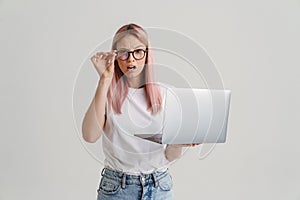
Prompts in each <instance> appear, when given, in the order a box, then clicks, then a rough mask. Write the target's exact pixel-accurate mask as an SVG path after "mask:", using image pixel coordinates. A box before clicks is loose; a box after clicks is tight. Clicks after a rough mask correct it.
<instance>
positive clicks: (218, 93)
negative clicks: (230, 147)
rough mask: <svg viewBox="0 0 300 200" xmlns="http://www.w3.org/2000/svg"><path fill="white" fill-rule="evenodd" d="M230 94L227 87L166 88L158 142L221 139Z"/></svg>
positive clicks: (183, 142)
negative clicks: (162, 119)
mask: <svg viewBox="0 0 300 200" xmlns="http://www.w3.org/2000/svg"><path fill="white" fill-rule="evenodd" d="M230 96H231V91H230V90H217V89H191V88H168V89H167V93H166V98H165V110H164V122H163V123H164V124H163V129H162V143H163V144H191V143H224V142H225V141H226V132H227V124H228V115H229V104H230Z"/></svg>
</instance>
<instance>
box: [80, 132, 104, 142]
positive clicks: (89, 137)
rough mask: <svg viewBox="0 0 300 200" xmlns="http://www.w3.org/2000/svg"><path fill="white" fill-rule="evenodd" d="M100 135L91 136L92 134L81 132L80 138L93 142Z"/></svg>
mask: <svg viewBox="0 0 300 200" xmlns="http://www.w3.org/2000/svg"><path fill="white" fill-rule="evenodd" d="M99 137H100V136H96V137H95V136H93V135H92V134H84V133H83V134H82V138H83V139H84V141H86V142H88V143H95V142H97V140H98V139H99Z"/></svg>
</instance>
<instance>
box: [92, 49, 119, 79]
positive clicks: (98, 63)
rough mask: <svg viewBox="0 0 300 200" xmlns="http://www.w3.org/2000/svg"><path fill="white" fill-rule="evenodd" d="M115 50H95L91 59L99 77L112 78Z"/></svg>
mask: <svg viewBox="0 0 300 200" xmlns="http://www.w3.org/2000/svg"><path fill="white" fill-rule="evenodd" d="M115 55H116V54H115V51H111V52H97V53H96V54H95V55H93V56H92V57H91V61H92V63H93V65H94V67H95V69H96V70H97V72H98V74H99V76H100V77H101V78H112V77H113V74H114V68H115V64H114V61H115Z"/></svg>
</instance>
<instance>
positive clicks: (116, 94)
mask: <svg viewBox="0 0 300 200" xmlns="http://www.w3.org/2000/svg"><path fill="white" fill-rule="evenodd" d="M129 34H130V35H133V36H135V37H136V38H137V39H139V40H140V41H141V42H142V43H143V44H144V45H146V47H147V48H148V51H147V54H146V61H145V67H144V70H143V71H142V72H141V73H143V76H144V80H145V93H146V100H147V106H148V110H149V111H151V113H152V114H156V113H157V112H159V111H160V110H161V105H162V97H161V93H160V88H159V85H157V84H156V83H155V80H154V70H153V63H154V58H153V55H152V51H151V49H149V47H148V46H149V41H148V35H147V33H146V31H145V30H144V29H143V28H142V27H140V26H138V25H136V24H132V23H131V24H127V25H124V26H122V27H121V28H120V29H119V30H118V31H117V32H116V34H115V36H114V38H113V42H112V50H116V47H117V42H118V41H119V40H120V39H122V38H123V37H124V36H126V35H129ZM114 64H115V72H114V77H113V79H112V82H111V85H110V88H109V91H108V103H109V105H110V106H111V107H112V108H113V110H114V111H115V112H116V113H118V114H121V113H122V112H121V108H122V104H123V102H124V101H125V99H126V96H127V94H128V83H127V80H126V76H124V74H123V72H122V71H121V70H120V68H119V64H118V61H117V60H115V62H114Z"/></svg>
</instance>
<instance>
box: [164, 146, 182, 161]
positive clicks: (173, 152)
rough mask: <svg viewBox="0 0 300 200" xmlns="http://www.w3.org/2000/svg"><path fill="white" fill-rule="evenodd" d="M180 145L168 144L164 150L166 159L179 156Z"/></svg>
mask: <svg viewBox="0 0 300 200" xmlns="http://www.w3.org/2000/svg"><path fill="white" fill-rule="evenodd" d="M181 151H182V146H181V145H177V144H168V145H167V147H166V150H165V155H166V158H167V160H168V161H170V162H172V161H173V160H176V159H178V158H180V156H181Z"/></svg>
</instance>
